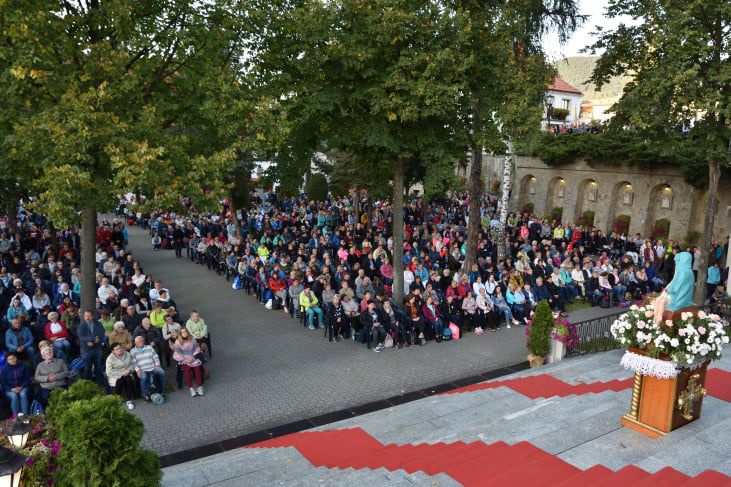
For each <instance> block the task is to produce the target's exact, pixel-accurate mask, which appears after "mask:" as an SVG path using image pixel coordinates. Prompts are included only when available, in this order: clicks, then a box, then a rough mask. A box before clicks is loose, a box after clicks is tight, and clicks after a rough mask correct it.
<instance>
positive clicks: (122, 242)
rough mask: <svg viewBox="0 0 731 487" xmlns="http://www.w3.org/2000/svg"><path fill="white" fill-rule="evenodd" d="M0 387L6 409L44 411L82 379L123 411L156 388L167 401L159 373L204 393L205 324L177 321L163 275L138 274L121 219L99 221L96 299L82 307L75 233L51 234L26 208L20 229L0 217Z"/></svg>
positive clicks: (193, 318)
mask: <svg viewBox="0 0 731 487" xmlns="http://www.w3.org/2000/svg"><path fill="white" fill-rule="evenodd" d="M0 226H1V227H2V233H1V234H0V313H1V316H2V319H1V320H0V324H1V326H2V333H0V346H1V347H2V355H0V388H1V389H2V398H3V399H5V401H4V405H5V406H6V410H8V409H9V412H10V413H11V414H13V415H18V414H25V415H27V414H29V413H30V412H31V411H38V410H43V409H44V408H45V406H46V405H47V402H48V399H49V397H50V395H51V392H52V391H53V390H54V389H57V388H61V387H67V386H68V385H69V384H70V383H71V382H73V381H75V380H77V379H79V378H84V379H88V380H94V381H96V382H97V383H98V384H99V386H100V389H101V390H104V391H106V392H107V393H116V394H120V395H121V396H122V397H123V399H124V400H125V401H126V405H127V407H128V408H129V409H133V408H134V407H135V405H134V400H135V399H136V398H138V397H142V398H143V399H144V400H145V401H147V402H150V401H152V399H153V397H152V396H153V395H154V394H155V393H157V394H159V396H160V397H161V398H162V399H163V400H164V395H165V372H166V369H167V368H169V367H171V365H172V364H174V366H175V376H176V378H177V379H178V384H179V385H180V384H181V383H182V382H183V381H185V382H186V384H187V386H188V388H189V391H190V394H191V395H192V396H196V395H203V394H204V389H203V379H204V377H205V375H206V371H205V369H204V367H203V362H204V361H205V360H206V359H207V357H206V354H205V351H206V350H208V354H209V355H210V340H209V334H208V329H207V326H206V324H205V321H204V320H203V319H202V318H201V317H200V316H199V315H198V313H196V312H195V311H193V312H192V313H191V314H190V319H188V320H187V321H186V322H185V324H184V325H181V323H183V321H182V317H181V316H180V312H179V311H178V310H179V308H178V306H177V304H176V303H175V302H174V301H173V299H172V296H171V295H170V291H169V290H168V289H166V288H165V287H163V284H162V282H160V281H159V280H153V279H152V277H151V276H149V275H145V273H144V270H143V267H142V264H141V263H140V262H139V261H137V260H136V259H135V258H134V257H133V255H132V254H131V253H130V252H128V251H127V250H126V246H127V228H126V222H125V221H124V220H123V219H121V220H114V221H111V222H109V221H105V222H102V223H101V224H100V225H99V227H98V230H97V235H96V242H97V251H96V264H97V269H96V296H97V298H96V303H95V306H94V307H93V308H89V309H79V305H80V297H81V281H80V278H79V276H80V272H79V271H80V267H79V262H80V258H79V249H80V247H79V244H80V236H79V232H78V231H77V230H67V231H57V230H53V229H52V227H50V226H49V225H48V224H47V221H46V219H45V218H44V217H43V216H41V215H36V214H34V213H32V212H31V211H27V210H25V209H23V208H21V209H20V212H19V215H18V218H17V226H16V225H14V224H11V223H10V222H9V219H8V218H7V217H3V218H2V219H1V220H0Z"/></svg>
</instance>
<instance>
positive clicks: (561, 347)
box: [548, 314, 579, 364]
mask: <svg viewBox="0 0 731 487" xmlns="http://www.w3.org/2000/svg"><path fill="white" fill-rule="evenodd" d="M578 344H579V336H578V334H577V332H576V327H575V326H574V325H572V324H571V323H569V321H568V320H566V319H561V318H560V317H559V316H558V314H554V326H553V329H552V330H551V346H550V351H549V353H548V363H549V364H551V363H554V362H560V361H561V360H562V359H563V358H564V356H565V355H566V352H568V351H571V350H573V349H574V347H576V346H577V345H578Z"/></svg>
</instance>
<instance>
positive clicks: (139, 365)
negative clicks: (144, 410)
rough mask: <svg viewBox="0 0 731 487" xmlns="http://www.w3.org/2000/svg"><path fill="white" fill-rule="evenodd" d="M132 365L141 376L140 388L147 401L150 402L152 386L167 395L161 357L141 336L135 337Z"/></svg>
mask: <svg viewBox="0 0 731 487" xmlns="http://www.w3.org/2000/svg"><path fill="white" fill-rule="evenodd" d="M130 355H131V356H132V366H133V367H134V369H135V372H136V373H137V377H139V378H140V389H141V390H142V397H143V398H144V400H145V402H150V401H151V398H150V388H151V387H154V388H155V389H156V390H157V392H159V393H160V394H162V396H163V397H164V396H165V371H164V370H163V369H162V366H161V364H160V357H159V356H158V355H157V353H156V352H155V350H153V348H152V347H151V346H149V345H145V339H144V338H143V337H141V336H138V337H135V346H134V347H133V348H132V350H131V351H130Z"/></svg>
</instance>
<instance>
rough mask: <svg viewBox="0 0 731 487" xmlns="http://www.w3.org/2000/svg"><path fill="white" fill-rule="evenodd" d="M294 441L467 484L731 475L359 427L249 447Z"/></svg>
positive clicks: (336, 457) (352, 459) (716, 480)
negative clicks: (581, 464)
mask: <svg viewBox="0 0 731 487" xmlns="http://www.w3.org/2000/svg"><path fill="white" fill-rule="evenodd" d="M284 447H295V448H296V449H297V450H298V451H299V452H300V453H301V454H302V456H304V457H305V458H306V459H307V460H308V461H309V462H310V463H312V465H314V466H315V467H327V468H340V469H346V468H353V469H362V468H369V469H373V470H375V469H378V468H385V469H388V470H392V471H393V470H399V469H403V470H405V471H406V472H408V473H413V472H417V471H423V472H424V473H426V474H428V475H436V474H439V473H444V474H446V475H449V476H450V477H451V478H453V479H454V480H456V481H457V482H459V483H461V484H462V485H464V486H467V487H469V486H492V485H495V486H505V485H541V486H562V487H586V486H589V485H592V486H595V485H607V486H617V485H621V486H629V485H633V486H639V485H648V486H649V485H653V486H664V485H673V486H680V485H682V486H695V485H697V486H703V487H716V486H729V485H731V478H729V477H727V476H725V475H723V474H720V473H718V472H715V471H712V470H707V471H705V472H703V473H701V474H699V475H697V476H696V477H689V476H687V475H685V474H683V473H681V472H678V471H677V470H674V469H672V468H669V467H668V468H664V469H662V470H660V471H658V472H656V473H654V474H653V473H649V472H646V471H644V470H642V469H639V468H637V467H634V466H628V467H625V468H623V469H621V470H618V471H616V472H614V471H612V470H609V469H608V468H606V467H602V466H595V467H592V468H589V469H587V470H581V469H579V468H577V467H574V466H573V465H571V464H569V463H567V462H565V461H563V460H561V459H560V458H558V457H555V456H553V455H551V454H550V453H546V452H545V451H543V450H541V449H539V448H537V447H535V446H533V445H531V444H530V443H527V442H520V443H516V444H514V445H507V444H506V443H504V442H502V441H499V442H497V443H492V444H490V445H488V444H486V443H483V442H481V441H475V442H472V443H463V442H461V441H458V442H456V443H448V444H447V443H436V444H433V445H430V444H426V443H421V444H417V445H395V444H390V445H385V446H384V445H383V444H381V443H380V442H379V441H377V440H376V439H374V438H373V437H371V436H370V435H369V434H368V433H366V432H365V431H363V430H362V429H360V428H354V429H342V430H331V431H314V432H302V433H294V434H291V435H287V436H282V437H279V438H274V439H272V440H268V441H265V442H262V443H257V444H255V445H251V446H248V447H246V448H284Z"/></svg>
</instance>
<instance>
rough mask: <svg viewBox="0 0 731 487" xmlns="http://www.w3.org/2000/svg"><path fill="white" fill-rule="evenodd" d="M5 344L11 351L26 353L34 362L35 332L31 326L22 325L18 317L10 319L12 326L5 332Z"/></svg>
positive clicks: (19, 353) (20, 353)
mask: <svg viewBox="0 0 731 487" xmlns="http://www.w3.org/2000/svg"><path fill="white" fill-rule="evenodd" d="M5 346H6V347H7V349H8V350H9V351H11V352H15V353H16V354H18V355H25V356H26V357H27V358H28V359H30V361H31V363H33V360H34V359H35V356H36V351H35V348H34V341H33V333H32V332H31V331H30V329H29V328H27V327H21V323H20V320H19V319H18V318H13V320H11V321H10V328H8V329H7V331H6V332H5Z"/></svg>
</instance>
